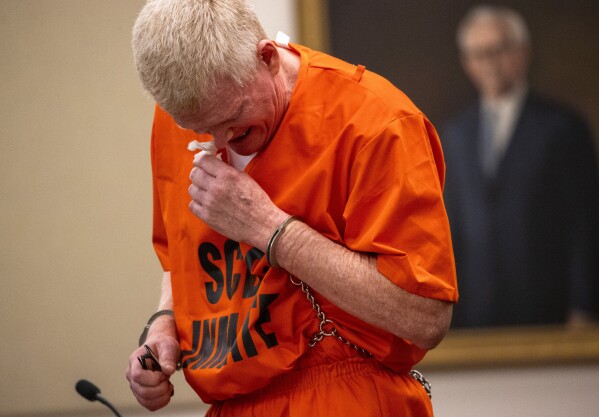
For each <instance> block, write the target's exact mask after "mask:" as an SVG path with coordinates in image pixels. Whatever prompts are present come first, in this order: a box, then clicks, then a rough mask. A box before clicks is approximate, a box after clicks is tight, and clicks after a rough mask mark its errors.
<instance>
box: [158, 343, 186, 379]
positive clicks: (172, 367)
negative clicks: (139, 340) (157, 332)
mask: <svg viewBox="0 0 599 417" xmlns="http://www.w3.org/2000/svg"><path fill="white" fill-rule="evenodd" d="M156 356H157V357H158V363H160V367H161V368H162V373H164V374H165V375H166V376H171V375H172V374H174V373H175V371H176V370H177V364H178V363H179V359H180V358H181V348H180V347H179V343H178V342H176V341H175V340H173V339H170V338H169V339H161V340H160V341H159V342H157V343H156Z"/></svg>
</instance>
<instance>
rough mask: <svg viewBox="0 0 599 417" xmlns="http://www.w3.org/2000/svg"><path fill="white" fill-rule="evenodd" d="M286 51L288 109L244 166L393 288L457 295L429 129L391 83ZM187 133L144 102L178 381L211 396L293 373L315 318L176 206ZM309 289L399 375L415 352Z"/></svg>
mask: <svg viewBox="0 0 599 417" xmlns="http://www.w3.org/2000/svg"><path fill="white" fill-rule="evenodd" d="M290 48H291V49H292V50H294V51H295V52H296V53H298V54H300V56H301V64H300V69H299V75H298V79H297V83H296V86H295V89H294V91H293V95H292V98H291V101H290V103H289V108H288V110H287V112H286V114H285V116H284V118H283V120H282V122H281V125H280V126H279V128H278V130H277V131H276V133H275V135H274V137H273V138H272V140H271V141H270V143H269V144H268V146H267V147H266V148H265V149H263V150H262V151H261V152H260V153H259V154H258V155H256V156H255V157H254V158H253V159H252V161H251V162H250V163H249V165H248V166H247V167H246V168H245V172H246V173H247V174H249V175H250V176H251V177H252V178H254V179H255V180H256V181H257V183H258V184H259V185H260V186H261V187H262V188H263V189H264V190H265V191H266V192H267V193H268V195H269V196H270V198H271V199H272V201H273V202H274V203H275V204H276V205H277V206H278V207H280V208H281V209H282V210H284V211H285V212H287V213H289V214H292V215H296V216H299V217H300V218H301V220H302V221H303V222H305V223H306V224H308V225H309V226H310V227H312V228H313V229H315V230H316V231H318V232H319V233H321V234H322V235H323V236H326V237H327V238H329V239H331V240H333V241H335V242H337V243H339V244H341V245H344V246H346V247H347V248H349V249H351V250H353V251H359V252H365V253H371V254H376V256H377V265H378V269H379V271H380V272H381V273H382V274H383V275H384V276H385V277H387V278H388V279H389V280H390V281H392V282H393V283H395V284H396V285H398V286H400V287H401V288H403V289H404V290H406V291H409V292H411V293H414V294H417V295H420V296H423V297H429V298H436V299H439V300H448V301H451V302H455V301H457V289H456V278H455V267H454V263H453V254H452V249H451V240H450V233H449V225H448V220H447V216H446V213H445V208H444V205H443V200H442V187H443V181H444V169H445V168H444V163H443V157H442V152H441V146H440V143H439V139H438V137H437V134H436V132H435V130H434V128H433V126H432V125H431V124H430V122H429V121H428V120H427V119H426V117H425V116H424V115H423V114H422V113H421V112H420V111H419V110H418V109H417V108H416V107H415V105H414V104H413V103H412V102H411V101H410V100H409V99H408V98H407V97H406V96H405V95H404V94H403V93H402V92H401V91H399V90H398V89H397V88H395V87H394V86H393V85H392V84H390V83H389V82H388V81H387V80H385V79H384V78H382V77H380V76H378V75H376V74H374V73H371V72H369V71H365V70H364V67H361V66H358V67H356V66H353V65H350V64H348V63H346V62H343V61H341V60H338V59H335V58H333V57H331V56H328V55H326V54H323V53H319V52H315V51H312V50H310V49H308V48H305V47H302V46H299V45H290ZM196 139H199V140H206V137H203V138H202V137H201V136H198V135H196V134H195V133H193V132H191V131H185V130H182V129H181V128H179V127H178V126H177V125H176V124H175V123H174V121H173V120H172V119H171V117H170V116H169V115H168V114H166V113H165V112H163V111H162V110H160V109H159V108H157V109H156V115H155V120H154V126H153V134H152V167H153V185H154V232H153V242H154V246H155V249H156V252H157V254H158V257H159V259H160V262H161V264H162V266H163V268H164V270H166V271H170V272H171V277H172V278H171V279H172V290H173V300H174V309H175V317H176V323H177V328H178V332H179V336H180V343H181V348H182V351H183V367H184V372H185V375H186V379H187V381H188V383H189V384H190V385H191V386H192V387H193V388H194V389H195V391H196V392H197V393H198V394H199V396H200V397H201V398H202V400H203V401H204V402H207V403H212V402H214V401H220V400H224V399H228V398H232V397H235V396H238V395H241V394H245V393H249V392H252V391H254V390H257V389H259V388H261V387H264V386H266V385H268V384H269V382H270V381H271V380H273V378H275V377H276V376H279V375H282V374H284V373H287V372H289V371H291V370H293V369H295V368H296V367H297V366H298V363H301V360H300V359H301V358H302V356H303V355H304V354H305V353H306V352H307V351H308V349H310V348H309V346H308V343H309V341H310V339H311V337H312V335H314V334H315V333H316V332H318V323H319V322H318V320H317V319H316V317H315V313H314V311H313V310H312V305H311V304H310V303H309V302H308V301H307V300H306V297H305V295H304V294H303V293H302V292H301V291H300V289H299V287H297V286H294V285H293V284H292V283H291V282H290V280H289V279H288V273H286V272H285V271H284V270H282V269H278V270H276V269H271V268H270V267H269V265H268V263H267V262H266V259H265V258H266V257H265V256H264V254H263V253H262V252H261V251H260V250H258V249H256V248H253V247H250V246H249V245H247V244H245V243H238V242H234V241H232V240H230V239H228V238H226V237H224V236H222V235H220V234H218V233H216V232H214V231H212V230H211V229H210V228H209V227H208V226H206V225H205V224H204V223H203V222H202V221H201V220H199V219H198V218H197V217H195V216H194V215H193V214H192V213H191V212H190V211H189V209H188V204H189V201H190V197H189V195H188V193H187V189H188V186H189V184H190V181H189V173H190V171H191V169H192V161H193V154H192V153H190V152H189V151H188V150H187V149H186V147H187V143H188V142H189V141H191V140H196ZM224 159H225V160H226V155H224ZM315 296H316V298H317V300H318V302H319V303H320V305H321V306H322V309H323V310H324V311H325V312H326V314H327V316H328V317H329V318H331V319H333V320H334V322H335V325H336V327H337V329H338V331H339V333H340V334H341V335H342V336H343V337H344V338H345V339H348V340H349V341H350V342H351V343H354V344H357V345H359V346H360V347H362V348H364V349H366V350H368V351H369V352H371V353H372V354H373V355H374V357H375V358H376V359H377V360H378V361H380V362H381V363H382V364H384V365H386V366H387V367H389V368H391V369H392V370H394V371H397V372H402V373H405V372H407V371H409V370H410V369H411V368H412V366H413V365H414V364H416V363H417V362H418V361H420V360H421V359H422V357H423V356H424V355H425V353H426V352H425V351H424V350H422V349H419V348H418V347H416V346H415V345H414V344H412V343H411V342H410V341H408V340H404V339H401V338H398V337H396V336H394V335H392V334H390V333H388V332H386V331H383V330H381V329H379V328H376V327H374V326H371V325H369V324H366V323H365V322H363V321H362V320H359V319H357V318H356V317H354V316H351V315H350V314H348V313H346V312H344V311H343V310H341V309H339V308H338V307H336V306H335V305H333V304H331V303H330V302H329V301H328V300H326V299H325V298H324V297H322V296H321V295H320V294H317V293H315ZM355 296H356V297H360V296H361V295H360V294H356V295H355ZM389 314H393V312H389ZM397 319H398V320H402V319H403V318H402V317H398V318H397Z"/></svg>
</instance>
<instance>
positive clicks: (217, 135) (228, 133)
mask: <svg viewBox="0 0 599 417" xmlns="http://www.w3.org/2000/svg"><path fill="white" fill-rule="evenodd" d="M209 133H210V134H211V135H212V137H213V138H214V143H215V145H216V146H217V147H218V148H219V149H221V148H224V147H225V145H226V144H227V142H228V141H229V140H231V139H232V138H233V130H232V129H230V128H228V127H216V128H213V129H210V130H209Z"/></svg>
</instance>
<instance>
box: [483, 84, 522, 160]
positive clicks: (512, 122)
mask: <svg viewBox="0 0 599 417" xmlns="http://www.w3.org/2000/svg"><path fill="white" fill-rule="evenodd" d="M527 92H528V86H527V85H526V84H525V83H524V84H520V85H519V86H517V87H516V88H514V89H513V90H512V91H510V92H508V93H507V94H505V95H503V96H501V97H499V98H498V99H495V100H492V101H491V100H483V102H482V103H481V106H482V108H481V111H483V112H484V111H492V112H493V113H494V114H495V117H496V119H495V123H494V131H493V135H492V137H493V149H494V152H496V158H497V159H498V160H500V159H501V158H503V156H504V155H505V152H506V150H507V148H508V146H509V144H510V140H511V138H512V135H513V133H514V129H515V128H516V122H517V120H518V116H519V115H520V111H521V110H522V104H523V103H524V99H525V97H526V94H527Z"/></svg>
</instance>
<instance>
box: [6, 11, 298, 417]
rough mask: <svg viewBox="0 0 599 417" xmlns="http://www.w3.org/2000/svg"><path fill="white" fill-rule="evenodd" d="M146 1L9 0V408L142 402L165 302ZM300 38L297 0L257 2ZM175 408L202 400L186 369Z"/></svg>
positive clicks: (267, 16) (270, 25)
mask: <svg viewBox="0 0 599 417" xmlns="http://www.w3.org/2000/svg"><path fill="white" fill-rule="evenodd" d="M142 4H143V1H142V0H0V57H1V58H0V193H1V194H0V195H1V201H0V245H1V247H0V279H1V280H2V282H1V284H2V285H1V291H0V309H1V314H0V339H1V341H0V369H1V370H2V377H1V378H0V415H2V416H8V415H10V416H13V415H16V414H30V415H33V414H35V413H42V412H43V413H49V414H48V415H62V414H63V412H66V411H76V412H77V413H79V412H80V411H81V410H98V408H99V407H100V406H99V405H97V404H92V403H88V402H87V401H85V400H84V399H82V398H81V397H79V396H78V395H77V394H76V393H75V391H74V385H75V383H76V381H77V380H78V379H80V378H88V379H90V380H92V381H93V382H95V383H96V384H97V385H99V386H100V388H101V389H102V391H103V393H104V394H105V395H106V397H108V398H110V399H111V400H112V401H113V402H114V403H115V404H117V405H118V406H119V407H125V408H126V407H128V406H133V405H134V404H136V403H135V402H134V399H133V397H132V395H131V394H130V392H129V389H128V386H127V384H126V381H125V378H124V370H125V368H126V364H127V358H128V356H129V353H130V352H131V351H132V350H133V348H134V347H135V346H136V339H137V337H138V335H139V332H140V330H141V328H142V327H143V324H144V323H145V321H146V320H147V318H148V316H149V315H150V314H151V313H152V312H153V311H154V310H155V307H156V303H157V294H158V286H159V279H160V269H159V265H158V262H157V261H156V260H155V257H154V254H153V251H152V247H151V244H150V233H151V186H150V161H149V148H148V144H149V135H150V126H151V120H152V112H153V104H152V102H151V101H150V100H148V99H147V98H146V97H145V95H144V94H143V93H142V91H141V87H140V84H139V82H138V81H137V77H136V74H135V71H134V68H133V64H132V60H131V52H130V47H129V39H130V29H131V25H132V23H133V21H134V19H135V16H136V14H137V12H138V10H139V9H140V8H141V6H142ZM255 6H256V10H257V12H258V14H259V15H260V16H261V18H262V19H263V22H264V24H265V27H266V30H267V32H268V34H269V35H270V36H274V34H275V33H276V30H277V29H279V28H280V29H283V30H285V31H287V32H289V33H290V34H291V35H292V36H295V25H294V19H295V17H294V8H293V7H292V1H291V0H289V1H277V2H272V1H268V0H262V1H256V2H255ZM177 378H178V380H179V381H180V382H179V383H178V384H177V396H176V400H175V403H185V402H189V401H197V400H195V397H194V395H193V393H191V392H190V390H189V389H188V388H187V387H186V386H185V384H184V383H183V381H182V378H181V377H180V376H178V377H177Z"/></svg>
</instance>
